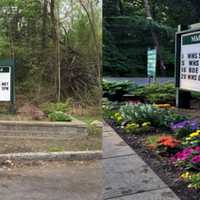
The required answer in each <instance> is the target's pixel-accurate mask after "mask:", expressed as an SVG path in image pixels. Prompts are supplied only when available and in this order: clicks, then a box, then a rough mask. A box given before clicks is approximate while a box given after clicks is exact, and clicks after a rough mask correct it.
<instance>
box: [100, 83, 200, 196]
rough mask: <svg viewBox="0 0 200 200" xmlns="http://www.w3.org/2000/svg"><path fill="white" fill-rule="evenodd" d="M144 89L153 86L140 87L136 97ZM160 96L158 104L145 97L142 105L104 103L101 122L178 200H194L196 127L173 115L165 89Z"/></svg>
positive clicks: (198, 178) (199, 132) (198, 188)
mask: <svg viewBox="0 0 200 200" xmlns="http://www.w3.org/2000/svg"><path fill="white" fill-rule="evenodd" d="M156 87H157V86H156ZM165 87H166V86H165ZM147 88H154V89H155V86H151V85H150V86H147V87H144V89H141V91H140V93H144V91H146V90H147ZM163 88H164V86H163ZM151 92H153V91H152V90H151ZM164 92H165V93H166V95H165V96H166V98H165V97H164V98H163V100H162V102H160V101H159V98H157V97H156V98H155V97H154V98H153V99H154V100H153V99H152V97H148V96H149V95H148V93H146V94H145V97H146V99H147V103H146V104H143V103H127V102H121V101H120V102H110V101H107V100H104V105H103V110H104V118H105V119H106V121H107V122H108V123H109V124H110V125H111V126H112V127H113V128H114V129H115V130H116V131H117V133H118V134H119V135H120V136H121V137H122V138H123V139H124V140H125V141H126V142H127V143H128V144H129V145H130V146H131V147H132V148H133V149H134V150H135V151H136V152H137V153H138V154H139V155H140V156H141V157H142V158H143V159H144V160H145V161H146V162H147V163H148V164H149V165H150V166H151V168H152V169H153V170H154V171H155V172H156V173H157V174H158V175H159V176H160V177H161V179H163V180H164V181H165V182H166V183H167V184H168V185H169V187H171V188H172V189H173V190H174V192H175V193H176V194H177V195H178V196H179V197H180V198H181V199H182V200H198V199H199V196H200V129H199V124H198V121H197V120H196V119H193V118H192V117H191V116H188V115H187V114H185V113H181V114H180V113H179V112H177V109H175V108H174V105H173V99H172V96H173V94H171V97H170V99H169V98H168V97H167V93H168V91H167V89H165V91H163V93H164ZM159 95H160V94H159ZM149 99H151V101H149ZM155 99H156V100H155ZM154 101H155V102H154ZM171 104H172V106H171ZM186 113H187V112H186Z"/></svg>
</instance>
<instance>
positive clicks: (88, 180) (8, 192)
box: [0, 161, 102, 200]
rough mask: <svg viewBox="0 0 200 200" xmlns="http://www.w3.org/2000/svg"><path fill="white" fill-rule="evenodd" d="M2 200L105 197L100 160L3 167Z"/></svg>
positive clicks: (99, 199)
mask: <svg viewBox="0 0 200 200" xmlns="http://www.w3.org/2000/svg"><path fill="white" fill-rule="evenodd" d="M0 200H102V167H101V163H100V161H92V162H91V161H90V162H64V163H60V162H51V163H44V164H41V165H35V166H20V167H15V168H14V169H11V170H8V169H3V168H0Z"/></svg>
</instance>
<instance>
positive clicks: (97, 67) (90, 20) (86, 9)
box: [79, 0, 101, 83]
mask: <svg viewBox="0 0 200 200" xmlns="http://www.w3.org/2000/svg"><path fill="white" fill-rule="evenodd" d="M79 2H80V5H81V6H82V8H83V9H84V11H85V13H86V15H87V17H88V21H89V24H90V27H91V31H92V35H93V39H94V42H95V47H96V54H97V66H96V74H97V78H98V81H99V83H100V80H101V52H100V46H99V42H98V39H97V35H96V29H95V22H94V20H93V19H94V11H93V5H92V1H88V4H89V5H90V9H91V14H90V12H89V11H88V8H87V7H86V6H85V4H84V3H83V0H79ZM92 15H93V16H92Z"/></svg>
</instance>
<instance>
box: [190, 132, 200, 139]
mask: <svg viewBox="0 0 200 200" xmlns="http://www.w3.org/2000/svg"><path fill="white" fill-rule="evenodd" d="M197 136H199V132H194V133H191V134H190V138H193V137H197Z"/></svg>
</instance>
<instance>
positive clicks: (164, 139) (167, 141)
mask: <svg viewBox="0 0 200 200" xmlns="http://www.w3.org/2000/svg"><path fill="white" fill-rule="evenodd" d="M158 143H159V144H160V145H164V146H166V147H169V148H175V147H176V146H177V145H178V144H179V143H180V141H178V140H176V139H175V138H174V137H172V136H170V135H169V136H161V137H160V139H159V141H158Z"/></svg>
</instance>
